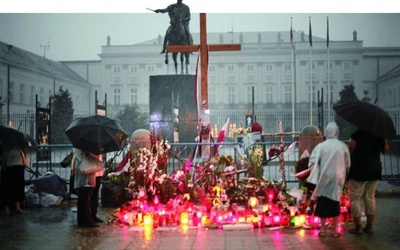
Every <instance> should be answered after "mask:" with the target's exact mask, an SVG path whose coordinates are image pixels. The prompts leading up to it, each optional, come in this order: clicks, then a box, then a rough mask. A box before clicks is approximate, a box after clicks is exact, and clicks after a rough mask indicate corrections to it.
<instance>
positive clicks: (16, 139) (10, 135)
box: [0, 125, 38, 150]
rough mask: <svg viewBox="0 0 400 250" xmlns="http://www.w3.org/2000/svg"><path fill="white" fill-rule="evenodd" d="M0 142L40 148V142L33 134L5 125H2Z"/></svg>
mask: <svg viewBox="0 0 400 250" xmlns="http://www.w3.org/2000/svg"><path fill="white" fill-rule="evenodd" d="M0 143H2V144H9V145H10V144H11V145H15V146H19V147H21V148H23V149H34V150H37V149H38V144H37V142H36V141H35V140H34V139H33V138H32V136H30V135H28V134H25V133H24V132H22V131H19V130H17V129H15V128H13V127H9V126H4V125H0Z"/></svg>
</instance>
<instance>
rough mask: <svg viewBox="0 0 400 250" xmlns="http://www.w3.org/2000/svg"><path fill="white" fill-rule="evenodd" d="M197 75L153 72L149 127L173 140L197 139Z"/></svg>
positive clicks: (187, 140)
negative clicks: (156, 73)
mask: <svg viewBox="0 0 400 250" xmlns="http://www.w3.org/2000/svg"><path fill="white" fill-rule="evenodd" d="M195 86H196V77H195V76H194V75H157V76H150V129H151V130H153V129H154V130H155V131H156V133H161V135H162V136H163V138H164V139H168V140H169V141H170V142H194V139H195V138H196V136H197V130H196V128H197V119H198V115H197V107H196V94H195Z"/></svg>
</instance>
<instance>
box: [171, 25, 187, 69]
mask: <svg viewBox="0 0 400 250" xmlns="http://www.w3.org/2000/svg"><path fill="white" fill-rule="evenodd" d="M167 41H168V45H188V44H189V39H188V38H187V35H186V33H185V29H184V27H183V23H182V22H181V21H178V22H174V23H173V24H171V26H170V30H169V34H168V37H167ZM178 53H180V61H181V74H184V67H183V65H184V64H185V72H186V74H189V55H190V53H189V52H172V59H173V60H174V66H175V74H178V62H177V57H178ZM165 64H168V49H167V50H166V52H165Z"/></svg>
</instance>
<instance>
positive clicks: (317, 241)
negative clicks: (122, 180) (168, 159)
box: [0, 192, 400, 250]
mask: <svg viewBox="0 0 400 250" xmlns="http://www.w3.org/2000/svg"><path fill="white" fill-rule="evenodd" d="M75 203H76V201H74V200H72V201H68V202H64V203H62V204H60V205H59V206H57V207H52V208H27V209H25V213H24V214H14V213H12V214H11V215H9V216H6V215H5V214H4V211H1V215H0V249H185V250H186V249H230V250H234V249H241V250H242V249H251V250H253V249H302V250H306V249H399V245H400V237H399V235H400V224H399V223H400V220H399V219H400V213H399V208H400V195H399V193H397V192H396V193H378V195H377V215H376V223H375V225H374V229H375V232H374V233H373V234H362V235H352V234H349V233H347V230H348V229H349V228H351V227H352V226H353V225H352V223H344V224H342V225H341V229H342V230H343V234H342V235H341V236H340V237H338V238H333V237H332V236H331V232H328V236H327V237H325V238H320V237H318V235H317V234H318V230H317V229H304V228H297V229H293V228H279V229H275V230H271V228H267V227H266V228H257V229H246V230H222V229H205V228H189V229H183V228H182V227H160V228H158V229H153V230H144V228H141V227H119V226H113V225H107V224H106V223H101V224H100V226H99V227H98V228H90V229H83V228H78V227H77V223H76V212H74V211H73V209H72V208H73V207H74V206H75V205H76V204H75ZM112 212H113V209H112V208H101V209H100V211H99V214H100V216H99V217H101V218H102V219H105V220H106V219H108V218H109V216H110V214H111V213H112ZM364 223H365V222H364Z"/></svg>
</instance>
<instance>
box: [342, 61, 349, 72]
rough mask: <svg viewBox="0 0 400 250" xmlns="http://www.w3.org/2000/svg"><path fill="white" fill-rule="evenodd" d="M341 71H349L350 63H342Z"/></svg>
mask: <svg viewBox="0 0 400 250" xmlns="http://www.w3.org/2000/svg"><path fill="white" fill-rule="evenodd" d="M343 69H345V70H349V69H351V63H350V62H343Z"/></svg>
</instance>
